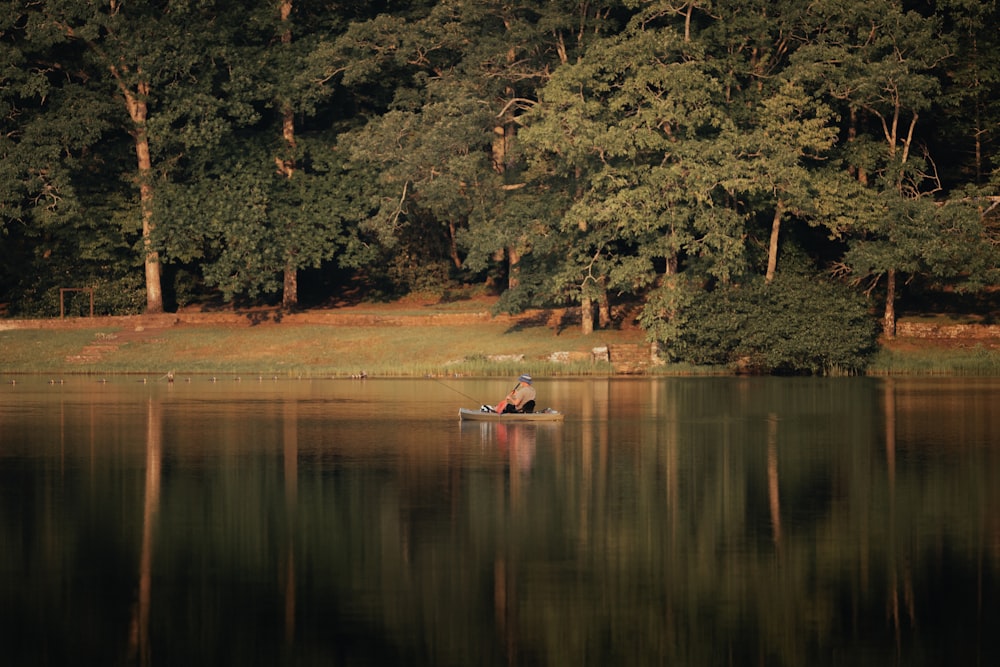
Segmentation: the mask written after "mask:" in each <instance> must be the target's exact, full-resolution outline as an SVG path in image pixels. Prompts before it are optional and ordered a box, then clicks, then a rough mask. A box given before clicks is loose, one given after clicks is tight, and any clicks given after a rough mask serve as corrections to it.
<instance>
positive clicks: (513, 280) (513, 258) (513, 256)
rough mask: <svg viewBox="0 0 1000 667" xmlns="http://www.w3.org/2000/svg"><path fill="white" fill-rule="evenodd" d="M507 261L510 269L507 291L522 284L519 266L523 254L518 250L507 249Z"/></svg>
mask: <svg viewBox="0 0 1000 667" xmlns="http://www.w3.org/2000/svg"><path fill="white" fill-rule="evenodd" d="M507 259H508V267H509V269H508V273H507V289H514V288H515V287H517V286H518V284H519V283H520V282H521V280H520V273H521V267H520V266H518V265H519V264H520V263H521V253H519V252H518V251H517V248H514V247H510V248H507Z"/></svg>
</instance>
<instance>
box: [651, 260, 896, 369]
mask: <svg viewBox="0 0 1000 667" xmlns="http://www.w3.org/2000/svg"><path fill="white" fill-rule="evenodd" d="M681 316H682V318H683V321H684V323H685V326H683V327H682V328H680V330H679V331H676V335H675V337H673V338H672V339H670V340H662V341H661V342H662V343H663V344H664V347H665V349H666V350H667V351H668V352H669V354H671V355H672V356H673V357H674V358H675V359H678V360H681V361H686V362H689V363H694V364H700V365H701V364H716V365H729V366H733V367H736V368H739V369H741V370H746V371H751V372H758V373H776V374H802V373H812V374H831V373H854V372H858V371H860V370H862V369H864V368H865V366H866V365H867V364H868V362H869V360H870V358H871V356H872V355H873V354H874V353H875V352H876V351H877V349H878V323H877V321H876V320H875V318H873V317H872V316H871V315H870V314H869V312H868V310H867V308H866V304H865V302H864V300H863V298H862V297H861V296H860V295H858V294H856V293H855V292H853V291H852V290H850V289H849V288H847V287H845V286H844V285H841V284H839V283H833V282H828V281H825V280H822V279H821V278H819V277H817V276H809V275H799V274H786V275H783V276H780V277H778V278H776V279H775V280H774V281H773V282H772V283H771V284H766V283H765V282H764V280H763V278H755V279H754V280H752V282H749V283H746V284H743V285H738V286H731V287H720V288H717V289H715V290H712V291H706V292H701V293H699V294H697V295H694V296H693V297H692V298H691V299H690V302H688V303H686V304H685V305H684V309H683V313H682V315H681Z"/></svg>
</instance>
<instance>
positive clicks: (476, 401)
mask: <svg viewBox="0 0 1000 667" xmlns="http://www.w3.org/2000/svg"><path fill="white" fill-rule="evenodd" d="M431 379H432V380H434V381H435V382H437V383H439V384H441V385H442V386H445V387H447V388H448V389H451V390H452V391H453V392H455V393H456V394H459V395H461V396H465V397H466V398H467V399H469V400H470V401H472V402H473V403H478V402H479V401H478V400H477V399H475V398H473V397H472V396H469V395H468V394H466V393H465V392H462V391H459V390H458V389H455V388H454V387H452V386H451V385H450V384H445V383H444V382H443V381H441V380H438V379H437V378H436V377H431ZM480 407H482V408H489V410H490V411H491V412H496V410H495V409H494V408H493V406H490V405H486V404H485V403H483V404H482V405H481V406H480Z"/></svg>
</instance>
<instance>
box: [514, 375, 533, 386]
mask: <svg viewBox="0 0 1000 667" xmlns="http://www.w3.org/2000/svg"><path fill="white" fill-rule="evenodd" d="M517 381H518V382H524V383H525V384H531V376H530V375H528V374H527V373H525V374H524V375H522V376H521V377H519V378H517Z"/></svg>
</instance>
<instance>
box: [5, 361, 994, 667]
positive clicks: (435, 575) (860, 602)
mask: <svg viewBox="0 0 1000 667" xmlns="http://www.w3.org/2000/svg"><path fill="white" fill-rule="evenodd" d="M2 380H3V381H4V382H5V384H2V385H0V614H2V617H0V637H2V639H3V641H2V643H0V664H7V665H43V664H45V665H84V664H96V665H121V664H150V665H154V664H155V665H208V664H211V665H279V664H295V665H351V666H364V665H456V666H458V665H511V664H516V665H567V666H573V667H578V666H580V665H651V664H668V665H748V664H754V665H878V666H880V667H881V666H884V665H892V664H898V665H942V664H950V665H980V664H981V665H995V664H1000V483H998V482H1000V410H995V409H994V408H995V406H997V405H998V400H1000V379H916V380H908V379H907V380H899V379H896V380H874V379H837V380H819V379H770V378H753V379H732V378H726V379H720V378H712V379H703V378H698V379H657V380H646V379H642V380H639V379H623V380H558V381H555V380H553V381H549V380H545V379H544V378H540V379H539V380H538V381H537V382H536V386H537V387H538V389H539V407H543V406H546V405H550V406H552V407H556V408H558V409H561V410H562V411H564V412H566V413H567V415H568V417H567V420H566V422H565V423H564V424H561V425H542V424H536V425H520V426H514V425H510V426H503V425H491V424H484V425H476V424H471V425H470V424H461V423H459V421H458V419H457V411H458V408H459V407H460V406H463V405H464V406H466V407H473V408H474V407H478V405H479V404H480V403H482V402H495V401H497V400H499V398H501V397H502V396H503V395H504V394H505V393H506V392H507V391H508V390H509V389H510V386H509V385H511V386H512V381H483V380H476V381H472V380H449V381H436V380H412V381H397V380H374V379H369V380H364V381H361V380H313V381H306V380H300V381H296V380H287V379H286V380H279V381H273V380H270V379H265V380H263V381H258V379H257V378H253V379H248V378H244V379H243V380H242V381H240V382H237V381H235V380H233V379H232V378H226V379H220V381H219V382H216V383H213V382H210V381H209V379H208V378H205V377H195V378H192V379H191V381H190V382H186V381H184V378H179V379H178V381H177V382H176V383H175V384H173V385H168V384H166V383H165V382H163V381H162V380H161V381H152V379H151V381H150V382H149V383H143V382H142V381H141V380H140V381H136V380H135V379H133V378H128V379H122V378H118V379H115V380H113V381H111V382H108V383H107V384H101V383H98V382H96V381H94V380H93V379H91V378H86V379H81V378H74V379H72V380H68V381H66V383H65V384H58V383H57V384H52V385H50V384H49V383H48V381H47V379H45V378H33V377H19V378H16V380H17V381H16V384H11V383H10V378H2Z"/></svg>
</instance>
